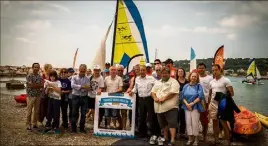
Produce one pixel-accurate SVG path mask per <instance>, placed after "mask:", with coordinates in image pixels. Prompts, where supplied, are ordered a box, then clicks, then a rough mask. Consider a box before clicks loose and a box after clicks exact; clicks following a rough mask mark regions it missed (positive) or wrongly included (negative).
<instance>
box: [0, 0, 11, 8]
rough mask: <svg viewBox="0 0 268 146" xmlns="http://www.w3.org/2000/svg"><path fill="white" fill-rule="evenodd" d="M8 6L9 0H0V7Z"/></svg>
mask: <svg viewBox="0 0 268 146" xmlns="http://www.w3.org/2000/svg"><path fill="white" fill-rule="evenodd" d="M2 6H3V7H10V2H9V1H1V7H2Z"/></svg>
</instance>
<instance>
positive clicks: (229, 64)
mask: <svg viewBox="0 0 268 146" xmlns="http://www.w3.org/2000/svg"><path fill="white" fill-rule="evenodd" d="M250 60H251V59H250V58H227V60H226V62H225V66H224V70H228V69H233V70H234V71H235V73H236V72H237V70H238V69H244V70H245V71H246V70H247V69H248V66H249V63H250ZM255 60H256V64H257V67H258V69H259V71H260V73H261V75H266V74H267V72H268V58H256V59H255ZM201 62H202V63H205V64H206V66H207V70H208V71H211V66H212V62H213V58H207V59H197V60H196V64H199V63H201ZM174 66H175V67H182V68H184V69H185V70H186V71H187V72H188V71H189V70H190V60H179V61H174Z"/></svg>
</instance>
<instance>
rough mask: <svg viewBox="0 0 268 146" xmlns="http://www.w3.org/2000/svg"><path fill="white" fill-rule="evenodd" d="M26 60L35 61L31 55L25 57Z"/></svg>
mask: <svg viewBox="0 0 268 146" xmlns="http://www.w3.org/2000/svg"><path fill="white" fill-rule="evenodd" d="M26 60H28V61H30V62H35V61H36V59H35V58H33V57H29V56H28V57H27V58H26Z"/></svg>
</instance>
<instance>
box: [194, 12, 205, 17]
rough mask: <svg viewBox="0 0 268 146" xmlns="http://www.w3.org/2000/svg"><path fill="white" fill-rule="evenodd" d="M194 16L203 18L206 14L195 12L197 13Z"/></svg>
mask: <svg viewBox="0 0 268 146" xmlns="http://www.w3.org/2000/svg"><path fill="white" fill-rule="evenodd" d="M195 15H197V16H204V15H206V13H205V12H197V13H195Z"/></svg>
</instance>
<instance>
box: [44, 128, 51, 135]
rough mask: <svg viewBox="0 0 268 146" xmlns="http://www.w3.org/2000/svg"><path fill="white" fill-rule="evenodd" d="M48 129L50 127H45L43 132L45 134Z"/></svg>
mask: <svg viewBox="0 0 268 146" xmlns="http://www.w3.org/2000/svg"><path fill="white" fill-rule="evenodd" d="M50 130H51V128H49V127H46V129H45V130H44V131H43V134H45V133H47V132H49V131H50Z"/></svg>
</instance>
